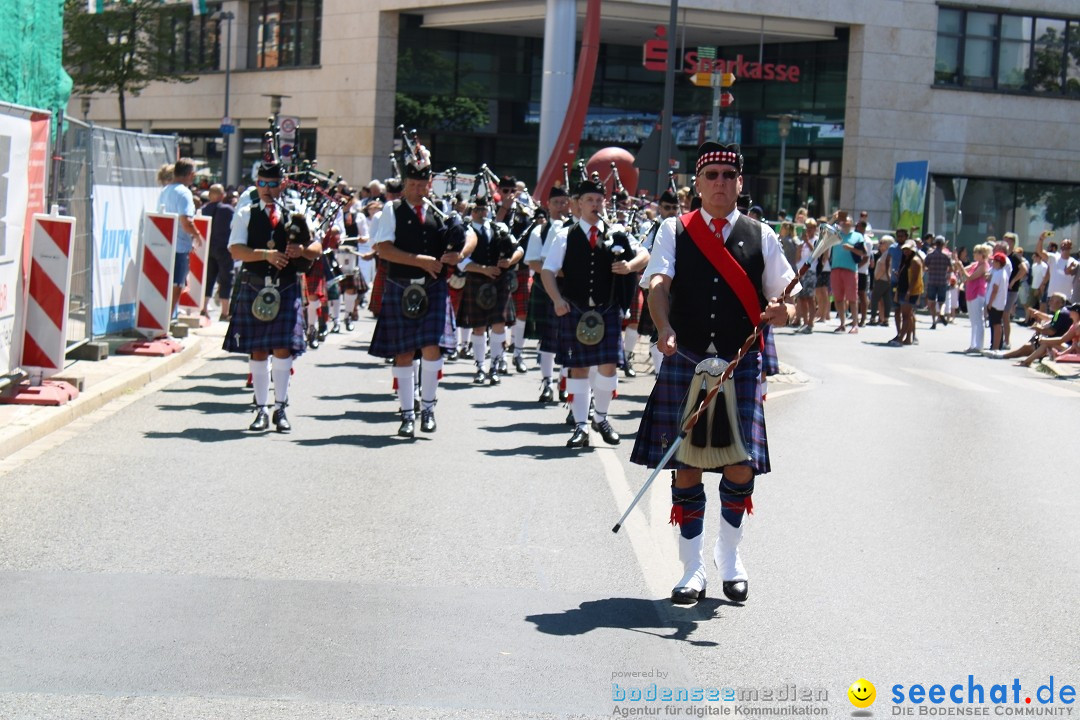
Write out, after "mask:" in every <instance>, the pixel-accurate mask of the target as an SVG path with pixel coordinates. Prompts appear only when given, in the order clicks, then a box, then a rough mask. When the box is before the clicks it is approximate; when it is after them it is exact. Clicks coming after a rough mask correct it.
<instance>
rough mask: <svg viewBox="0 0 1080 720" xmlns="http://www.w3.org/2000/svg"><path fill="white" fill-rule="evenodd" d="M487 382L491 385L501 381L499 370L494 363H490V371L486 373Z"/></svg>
mask: <svg viewBox="0 0 1080 720" xmlns="http://www.w3.org/2000/svg"><path fill="white" fill-rule="evenodd" d="M488 382H489V383H490V384H492V385H498V384H499V383H501V382H502V378H501V377H499V370H498V368H496V367H495V364H494V363H492V365H491V372H489V373H488Z"/></svg>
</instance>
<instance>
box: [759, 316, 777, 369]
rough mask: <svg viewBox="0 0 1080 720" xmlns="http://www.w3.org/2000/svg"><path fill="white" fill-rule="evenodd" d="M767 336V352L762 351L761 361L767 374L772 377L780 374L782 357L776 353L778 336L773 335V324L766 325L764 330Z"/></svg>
mask: <svg viewBox="0 0 1080 720" xmlns="http://www.w3.org/2000/svg"><path fill="white" fill-rule="evenodd" d="M762 337H764V338H765V352H764V353H762V358H761V362H762V363H763V364H764V366H765V367H764V369H765V376H766V377H772V376H773V375H779V374H780V357H779V356H778V355H777V354H776V336H775V335H773V328H772V325H766V326H765V329H764V330H762Z"/></svg>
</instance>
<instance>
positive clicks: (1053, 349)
mask: <svg viewBox="0 0 1080 720" xmlns="http://www.w3.org/2000/svg"><path fill="white" fill-rule="evenodd" d="M1056 298H1060V301H1055V299H1056ZM1058 302H1059V303H1060V305H1061V306H1064V305H1065V296H1064V295H1063V294H1061V293H1054V294H1053V295H1052V296H1051V297H1050V305H1051V306H1054V305H1055V304H1058ZM1041 314H1044V315H1045V313H1041ZM1051 317H1052V319H1051V320H1049V321H1047V322H1046V323H1043V324H1040V325H1037V326H1036V328H1035V329H1036V331H1040V332H1045V334H1044V335H1041V336H1040V335H1036V336H1035V337H1034V338H1032V340H1031V342H1029V343H1027V344H1025V345H1024V346H1023V347H1021V348H1017V349H1016V350H1013V351H1012V352H1010V353H1008V354H1006V355H1002V357H1003V358H1016V357H1021V356H1023V355H1026V357H1024V359H1023V360H1020V361H1019V362H1017V363H1016V364H1017V365H1019V366H1021V367H1031V364H1032V363H1034V362H1036V361H1038V360H1041V359H1042V358H1044V357H1047V356H1049V357H1050V359H1052V360H1053V359H1055V358H1057V356H1058V355H1061V354H1065V353H1067V352H1070V351H1075V348H1076V346H1077V340H1078V336H1080V303H1073V304H1072V305H1070V306H1069V307H1068V308H1067V309H1065V308H1063V307H1059V308H1058V311H1057V312H1055V313H1054V314H1053V316H1051ZM1062 328H1066V329H1065V330H1064V331H1063V332H1060V333H1058V334H1053V333H1057V331H1059V330H1061V329H1062ZM1040 329H1041V330H1040ZM1070 343H1071V347H1070ZM1062 351H1064V352H1062Z"/></svg>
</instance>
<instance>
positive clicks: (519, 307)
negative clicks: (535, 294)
mask: <svg viewBox="0 0 1080 720" xmlns="http://www.w3.org/2000/svg"><path fill="white" fill-rule="evenodd" d="M515 272H516V273H517V279H518V286H517V290H515V291H514V294H513V295H512V296H511V297H512V298H513V300H514V317H515V318H520V319H522V320H524V319H525V318H527V317H528V316H529V287H530V286H531V285H532V280H531V279H530V278H531V276H530V274H529V273H530V272H531V271H530V270H529V268H524V269H521V270H516V271H515Z"/></svg>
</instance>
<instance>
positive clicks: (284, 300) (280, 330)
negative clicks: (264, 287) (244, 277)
mask: <svg viewBox="0 0 1080 720" xmlns="http://www.w3.org/2000/svg"><path fill="white" fill-rule="evenodd" d="M258 290H259V289H258V288H256V287H255V286H254V285H252V284H251V283H250V282H242V283H240V290H239V292H238V293H237V295H236V299H235V300H234V301H233V306H232V315H231V317H230V318H229V330H228V332H227V333H226V334H225V342H224V343H223V344H222V346H221V347H222V349H224V350H228V351H229V352H237V353H244V354H245V355H250V354H251V353H252V352H254V351H256V350H264V351H267V352H269V351H271V350H278V349H280V348H288V349H289V350H291V351H292V354H293V357H296V356H298V355H303V354H304V349H305V348H306V347H307V345H306V339H305V338H304V298H303V293H302V288H301V286H300V283H299V282H293V283H289V284H288V285H282V286H280V287H278V292H280V293H281V310H279V311H278V316H277V317H276V318H274V319H273V320H271V321H270V322H263V321H262V320H259V319H257V318H256V317H255V316H254V315H252V314H251V304H252V303H253V302H254V301H255V296H256V295H257V294H258Z"/></svg>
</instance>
